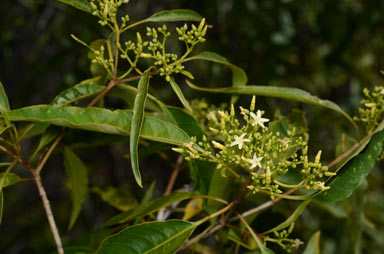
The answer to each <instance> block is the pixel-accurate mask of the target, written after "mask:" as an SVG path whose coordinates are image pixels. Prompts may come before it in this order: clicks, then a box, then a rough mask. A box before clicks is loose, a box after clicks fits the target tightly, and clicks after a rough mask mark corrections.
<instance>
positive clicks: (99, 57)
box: [91, 45, 114, 75]
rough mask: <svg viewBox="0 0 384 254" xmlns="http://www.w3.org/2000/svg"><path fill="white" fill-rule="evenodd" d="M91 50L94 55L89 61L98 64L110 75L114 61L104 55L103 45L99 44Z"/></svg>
mask: <svg viewBox="0 0 384 254" xmlns="http://www.w3.org/2000/svg"><path fill="white" fill-rule="evenodd" d="M92 52H93V55H94V56H93V58H92V61H91V62H92V63H97V64H100V65H101V66H103V68H104V69H105V70H106V71H107V72H108V73H109V74H110V75H112V70H113V68H114V67H113V63H114V61H113V58H112V57H111V56H110V57H109V58H106V57H105V55H106V54H105V47H104V46H103V45H101V46H100V48H99V49H92Z"/></svg>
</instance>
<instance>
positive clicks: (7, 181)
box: [0, 172, 23, 190]
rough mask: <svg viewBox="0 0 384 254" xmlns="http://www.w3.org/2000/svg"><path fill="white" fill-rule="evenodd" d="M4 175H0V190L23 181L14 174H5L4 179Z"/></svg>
mask: <svg viewBox="0 0 384 254" xmlns="http://www.w3.org/2000/svg"><path fill="white" fill-rule="evenodd" d="M4 174H5V173H0V183H3V184H2V185H1V186H0V190H1V189H2V188H5V187H8V186H11V185H14V184H15V183H18V182H21V181H23V178H21V177H20V176H18V175H16V174H15V173H10V172H7V173H6V175H5V178H4Z"/></svg>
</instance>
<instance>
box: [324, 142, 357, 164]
mask: <svg viewBox="0 0 384 254" xmlns="http://www.w3.org/2000/svg"><path fill="white" fill-rule="evenodd" d="M361 144H362V142H358V143H356V144H354V145H353V146H352V147H351V148H349V150H348V151H346V152H344V153H343V154H342V155H340V156H339V157H337V158H336V159H334V160H333V161H332V162H330V163H329V164H328V168H332V167H334V166H336V165H337V164H339V163H340V162H342V161H343V160H344V159H346V158H347V157H348V156H349V155H351V154H352V153H353V152H354V151H355V150H356V149H357V148H358V147H359V146H360V145H361Z"/></svg>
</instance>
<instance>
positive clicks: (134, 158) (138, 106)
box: [129, 69, 150, 187]
mask: <svg viewBox="0 0 384 254" xmlns="http://www.w3.org/2000/svg"><path fill="white" fill-rule="evenodd" d="M149 71H150V70H149V69H148V70H147V71H145V72H144V74H143V76H142V77H141V79H140V81H139V85H138V93H137V95H136V98H135V103H134V106H133V117H132V122H131V135H130V142H129V148H130V153H131V165H132V171H133V175H134V176H135V180H136V182H137V184H138V185H139V186H140V187H143V185H142V181H141V174H140V170H139V155H138V152H137V149H138V146H139V136H140V133H141V128H142V126H143V121H144V106H145V101H146V99H147V93H148V86H149V78H150V75H149Z"/></svg>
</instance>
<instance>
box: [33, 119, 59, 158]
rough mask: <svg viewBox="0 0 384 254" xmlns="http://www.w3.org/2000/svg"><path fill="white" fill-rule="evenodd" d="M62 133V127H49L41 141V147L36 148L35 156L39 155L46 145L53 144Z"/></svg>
mask: <svg viewBox="0 0 384 254" xmlns="http://www.w3.org/2000/svg"><path fill="white" fill-rule="evenodd" d="M61 131H62V128H61V127H57V126H49V127H48V128H47V129H46V130H45V132H44V134H43V136H42V137H41V139H40V143H39V146H38V147H37V148H36V150H35V152H34V154H37V153H38V152H39V151H40V150H41V149H43V148H44V147H45V146H46V145H48V144H49V143H51V142H52V141H53V140H54V139H55V138H56V137H57V136H59V134H60V132H61Z"/></svg>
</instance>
